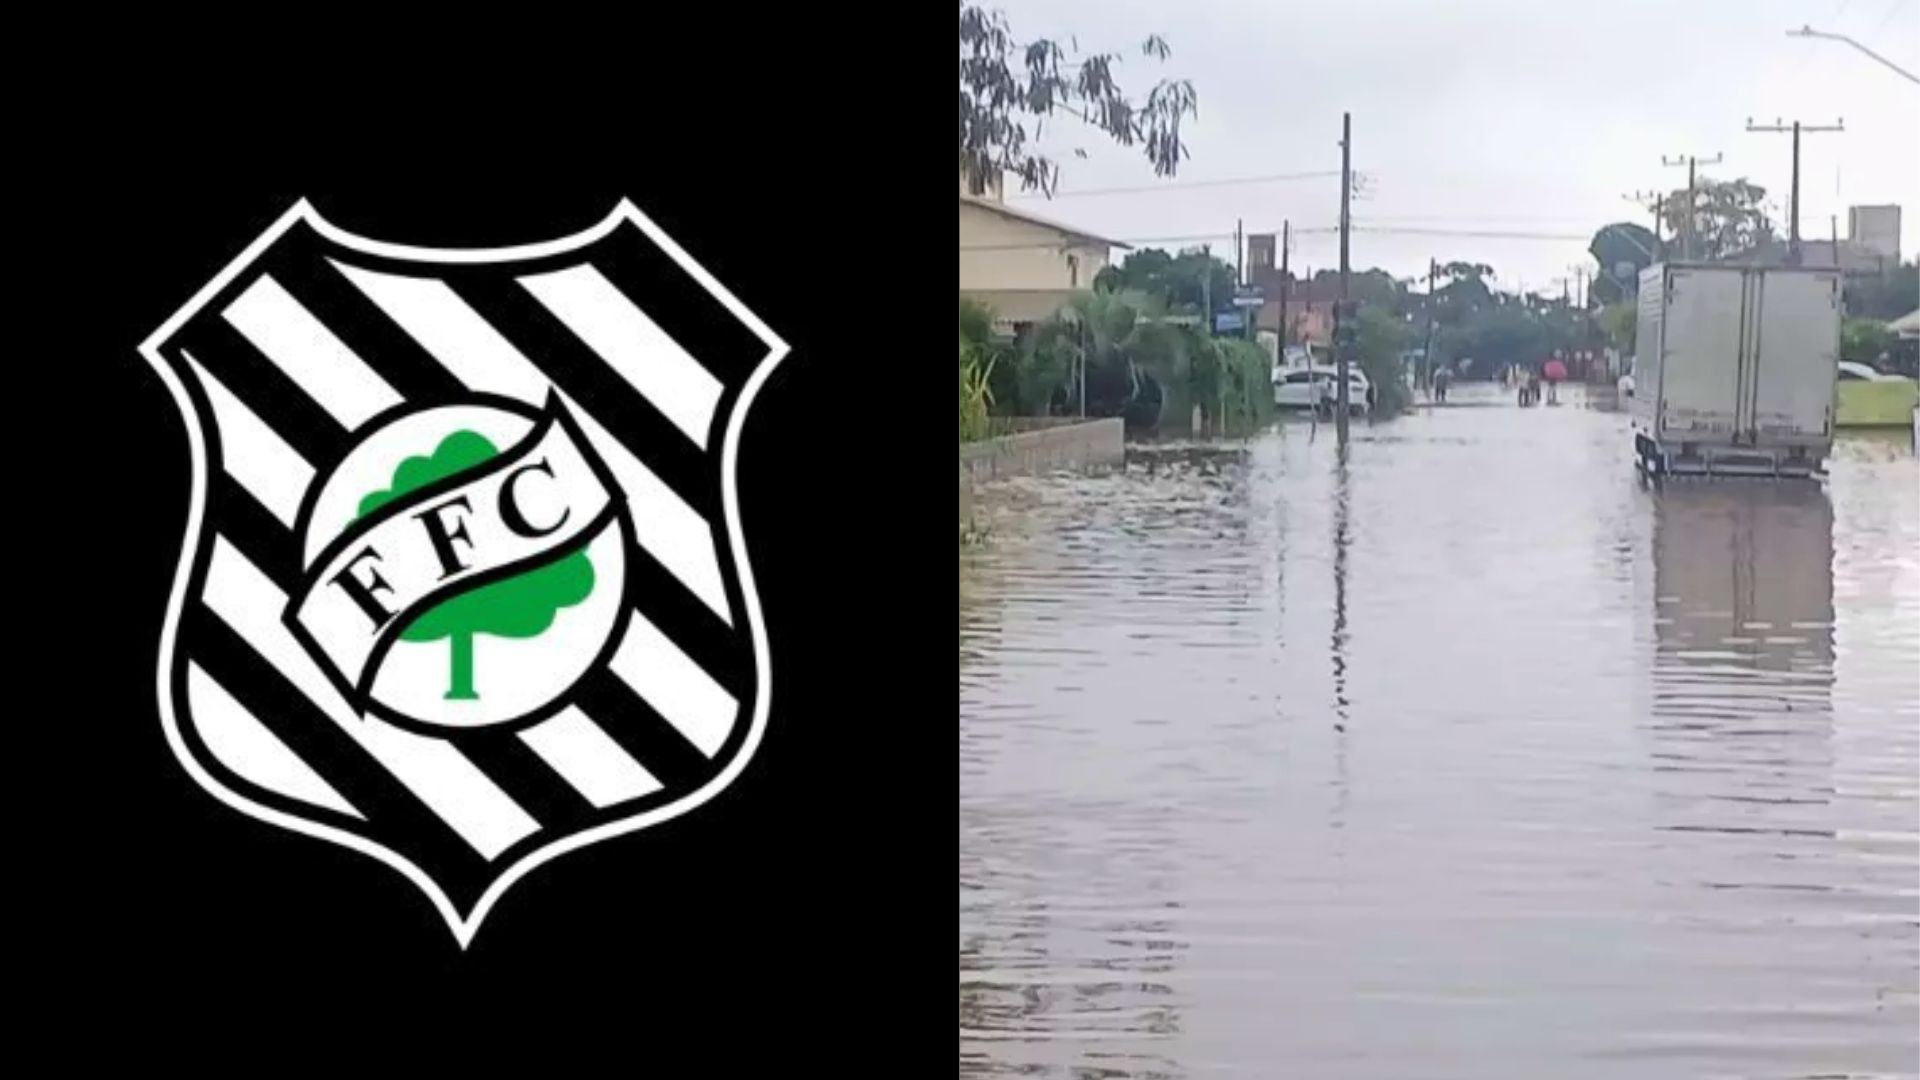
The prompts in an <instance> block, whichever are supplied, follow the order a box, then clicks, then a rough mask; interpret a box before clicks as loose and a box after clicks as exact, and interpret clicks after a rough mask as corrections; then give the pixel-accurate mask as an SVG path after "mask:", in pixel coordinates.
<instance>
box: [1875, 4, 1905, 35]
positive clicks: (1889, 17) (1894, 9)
mask: <svg viewBox="0 0 1920 1080" xmlns="http://www.w3.org/2000/svg"><path fill="white" fill-rule="evenodd" d="M1906 6H1907V0H1893V4H1892V6H1890V7H1888V8H1887V14H1886V17H1885V18H1883V19H1881V20H1880V22H1879V23H1878V24H1876V25H1875V26H1874V28H1873V29H1872V30H1869V31H1868V33H1870V34H1877V33H1879V32H1880V31H1881V30H1884V29H1886V26H1887V24H1888V23H1890V22H1892V21H1893V17H1894V15H1896V14H1898V13H1899V11H1900V9H1901V8H1903V7H1906Z"/></svg>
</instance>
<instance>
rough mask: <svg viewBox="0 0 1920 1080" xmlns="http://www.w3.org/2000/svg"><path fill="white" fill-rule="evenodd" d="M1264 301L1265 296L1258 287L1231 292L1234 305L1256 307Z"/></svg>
mask: <svg viewBox="0 0 1920 1080" xmlns="http://www.w3.org/2000/svg"><path fill="white" fill-rule="evenodd" d="M1266 302H1267V298H1266V296H1265V295H1264V294H1263V293H1261V291H1260V290H1259V289H1241V290H1240V291H1239V292H1236V293H1234V294H1233V306H1234V307H1243V308H1256V307H1259V306H1260V305H1261V304H1264V303H1266Z"/></svg>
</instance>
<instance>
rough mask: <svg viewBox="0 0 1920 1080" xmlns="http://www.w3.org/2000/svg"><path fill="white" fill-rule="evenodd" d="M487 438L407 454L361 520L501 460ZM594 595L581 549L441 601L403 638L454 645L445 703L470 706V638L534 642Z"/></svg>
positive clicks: (465, 436) (363, 506) (367, 502)
mask: <svg viewBox="0 0 1920 1080" xmlns="http://www.w3.org/2000/svg"><path fill="white" fill-rule="evenodd" d="M499 453H500V451H499V450H497V449H495V448H494V445H493V443H491V442H489V441H488V440H487V438H486V436H484V435H481V434H479V433H478V432H473V431H464V430H462V431H456V432H454V433H452V434H451V435H448V436H447V437H446V438H444V439H442V440H441V441H440V445H439V446H438V447H436V448H435V449H434V451H433V454H432V455H431V456H428V457H410V458H408V459H406V460H405V461H402V462H401V463H400V465H399V467H398V468H396V469H394V471H393V479H392V481H391V482H390V484H391V486H389V487H387V488H386V489H385V490H382V491H375V492H372V493H370V494H368V495H367V496H366V497H364V498H362V499H361V500H360V514H359V516H360V517H365V516H367V515H368V514H371V513H373V512H374V511H375V510H378V509H379V508H380V507H382V506H385V505H386V504H387V503H389V502H392V501H393V500H394V499H397V498H399V497H400V496H402V495H405V494H406V493H408V492H410V491H413V490H414V489H416V488H419V487H422V486H424V485H427V484H430V483H432V482H434V481H435V480H438V479H440V478H442V477H446V476H452V475H454V474H455V473H460V472H465V471H467V470H468V469H471V468H474V467H475V466H477V465H479V464H481V463H482V462H484V461H487V460H488V459H489V458H493V457H496V456H498V455H499ZM591 592H593V563H592V562H591V561H590V560H588V558H587V553H586V552H585V551H584V550H581V551H576V552H574V553H573V554H571V555H567V556H565V557H563V558H561V559H559V560H557V561H555V562H550V563H548V564H546V565H545V566H541V567H539V568H537V569H533V570H529V571H527V572H525V573H523V574H515V575H514V576H513V577H510V578H506V579H504V580H501V581H496V582H494V583H492V584H490V585H482V586H481V587H479V588H477V589H471V590H469V591H467V592H464V593H461V594H459V595H458V596H455V597H453V598H452V599H450V600H447V601H444V602H442V603H440V604H437V605H435V606H433V607H431V608H429V609H427V610H426V611H425V612H423V613H422V614H421V615H420V616H419V617H417V618H415V619H414V620H413V621H412V622H410V623H408V624H407V625H406V627H405V628H404V629H402V630H401V631H400V640H402V641H438V640H440V639H441V638H446V639H448V641H449V642H450V643H451V646H450V648H451V657H450V660H449V671H448V675H447V694H446V696H447V700H449V701H473V700H477V699H478V698H479V697H480V695H479V693H478V692H477V691H475V690H474V687H473V639H474V635H476V634H492V635H494V636H496V637H506V638H530V637H537V636H539V635H540V634H543V633H546V631H547V628H548V627H550V626H552V625H553V618H554V615H555V614H557V613H558V612H559V610H560V609H561V608H563V607H571V606H572V605H574V604H578V603H579V602H580V601H582V600H585V599H586V598H587V595H588V594H589V593H591Z"/></svg>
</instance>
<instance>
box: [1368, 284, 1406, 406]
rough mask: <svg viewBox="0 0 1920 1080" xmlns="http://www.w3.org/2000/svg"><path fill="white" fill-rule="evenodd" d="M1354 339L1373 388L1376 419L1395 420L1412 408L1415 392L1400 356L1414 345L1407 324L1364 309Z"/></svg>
mask: <svg viewBox="0 0 1920 1080" xmlns="http://www.w3.org/2000/svg"><path fill="white" fill-rule="evenodd" d="M1355 339H1356V340H1355V343H1354V344H1355V348H1356V349H1357V350H1358V351H1359V353H1360V370H1361V371H1364V372H1366V375H1367V381H1368V382H1369V383H1371V384H1373V394H1374V401H1373V408H1374V413H1375V415H1378V416H1393V415H1395V414H1396V413H1399V412H1402V411H1404V410H1406V409H1408V408H1410V407H1411V406H1412V405H1413V388H1412V387H1410V386H1408V385H1407V380H1406V378H1405V371H1404V368H1403V367H1402V365H1401V362H1400V354H1401V352H1402V351H1403V350H1405V349H1406V348H1407V346H1408V345H1410V344H1412V341H1413V332H1412V330H1411V329H1410V328H1409V327H1408V325H1407V322H1406V320H1405V319H1404V318H1400V317H1396V316H1394V315H1393V314H1391V313H1389V312H1387V311H1385V310H1382V309H1380V308H1377V307H1363V308H1361V309H1360V329H1359V332H1358V333H1357V334H1356V335H1355Z"/></svg>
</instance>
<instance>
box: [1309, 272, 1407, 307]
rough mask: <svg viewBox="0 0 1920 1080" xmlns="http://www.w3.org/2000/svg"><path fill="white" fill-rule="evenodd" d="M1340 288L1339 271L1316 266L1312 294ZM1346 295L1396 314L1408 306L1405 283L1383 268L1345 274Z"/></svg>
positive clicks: (1336, 292)
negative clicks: (1318, 269) (1319, 268)
mask: <svg viewBox="0 0 1920 1080" xmlns="http://www.w3.org/2000/svg"><path fill="white" fill-rule="evenodd" d="M1339 291H1340V271H1338V270H1320V271H1316V272H1315V273H1314V275H1313V294H1314V295H1315V296H1338V295H1339ZM1347 296H1348V298H1349V299H1351V300H1353V301H1354V302H1356V303H1360V304H1366V305H1370V306H1373V307H1379V308H1384V309H1386V310H1388V311H1392V312H1395V313H1398V314H1402V315H1404V314H1406V311H1407V306H1408V296H1407V287H1406V285H1405V284H1404V283H1402V282H1401V281H1400V279H1398V278H1396V277H1394V276H1393V275H1392V274H1389V273H1387V272H1386V271H1385V270H1381V269H1377V268H1376V269H1372V270H1354V271H1351V272H1350V273H1348V275H1347Z"/></svg>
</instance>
